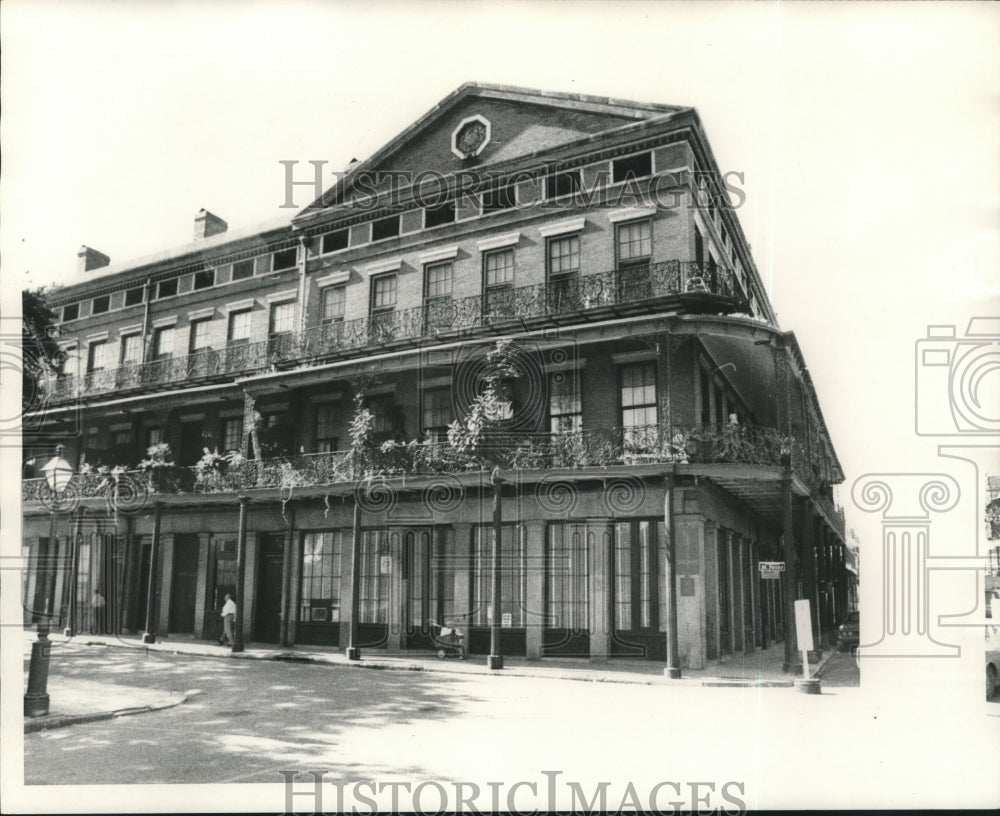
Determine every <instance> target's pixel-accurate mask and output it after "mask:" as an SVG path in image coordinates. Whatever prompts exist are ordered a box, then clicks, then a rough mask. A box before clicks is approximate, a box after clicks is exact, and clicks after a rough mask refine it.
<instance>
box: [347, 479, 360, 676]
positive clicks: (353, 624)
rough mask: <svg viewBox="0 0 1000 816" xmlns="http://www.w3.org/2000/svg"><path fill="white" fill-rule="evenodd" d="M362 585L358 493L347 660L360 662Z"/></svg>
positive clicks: (354, 522)
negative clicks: (360, 592)
mask: <svg viewBox="0 0 1000 816" xmlns="http://www.w3.org/2000/svg"><path fill="white" fill-rule="evenodd" d="M360 585H361V502H360V501H358V491H357V490H355V493H354V518H353V521H352V528H351V587H350V598H349V599H348V604H347V605H348V608H349V609H350V612H349V613H348V614H349V615H350V616H351V617H350V620H349V621H348V628H347V659H348V660H360V659H361V648H360V647H359V646H358V641H359V636H358V614H359V612H360V610H361V605H360V603H359V600H360V599H359V597H358V590H359V588H360Z"/></svg>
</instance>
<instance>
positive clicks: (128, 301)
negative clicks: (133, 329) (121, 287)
mask: <svg viewBox="0 0 1000 816" xmlns="http://www.w3.org/2000/svg"><path fill="white" fill-rule="evenodd" d="M137 303H142V287H141V286H137V287H136V288H135V289H126V290H125V305H126V306H135V305H136V304H137Z"/></svg>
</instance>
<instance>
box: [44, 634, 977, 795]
mask: <svg viewBox="0 0 1000 816" xmlns="http://www.w3.org/2000/svg"><path fill="white" fill-rule="evenodd" d="M850 664H853V661H852V660H851V659H850V656H849V655H840V656H838V658H837V659H836V663H835V664H832V665H833V668H832V669H831V671H832V672H833V675H834V677H832V678H831V679H830V680H829V681H824V682H825V685H824V693H823V694H822V695H820V696H810V695H804V694H799V693H797V692H795V691H794V690H792V689H788V688H762V689H748V688H732V689H730V688H703V687H698V686H684V687H681V686H678V687H667V686H644V685H626V684H618V683H601V682H576V681H567V680H548V679H536V678H521V677H492V676H462V675H450V674H436V673H435V674H432V673H427V672H407V671H379V670H365V669H359V668H344V667H330V666H316V665H304V664H294V663H279V662H274V661H243V660H232V659H226V658H222V659H219V658H202V657H193V656H187V655H172V654H165V653H150V654H145V653H144V652H143V651H141V650H129V649H124V648H117V649H112V648H105V647H85V646H75V645H72V646H62V647H60V648H58V649H56V650H55V651H54V654H53V661H52V671H53V674H54V675H56V676H66V677H78V678H84V679H88V680H95V679H101V680H103V681H106V682H108V683H110V684H122V685H128V686H147V687H151V688H157V689H160V690H165V691H176V692H183V693H187V694H188V695H189V696H190V697H191V699H189V701H188V702H186V703H184V704H183V705H180V706H178V707H176V708H171V709H168V710H165V711H159V712H154V713H148V714H143V715H140V716H134V717H127V718H122V719H114V720H108V721H104V722H96V723H89V724H80V725H74V726H71V727H67V728H61V729H56V730H51V731H42V732H39V733H34V734H26V735H25V781H26V783H27V784H29V785H30V784H60V785H67V784H98V783H105V784H110V783H158V782H191V783H206V782H222V783H272V782H273V783H275V784H276V787H275V788H274V794H273V795H274V801H273V802H267V803H261V806H262V807H265V808H269V809H272V810H273V809H278V810H280V809H281V808H282V807H283V806H284V801H285V800H284V789H283V788H282V787H281V781H282V776H281V775H280V773H279V772H280V771H282V770H292V771H299V772H304V771H306V770H311V769H323V770H325V771H327V774H326V779H327V780H334V781H336V780H344V781H350V782H352V783H353V782H357V781H358V780H371V781H372V782H373V783H380V782H388V781H392V780H397V781H401V782H410V783H413V784H417V783H419V782H420V781H421V780H441V781H442V782H446V781H449V780H450V782H448V784H449V785H451V784H454V781H456V780H465V781H469V782H476V783H478V784H480V785H482V786H485V784H486V782H487V781H489V780H506V784H507V785H510V784H511V783H512V782H514V781H517V780H524V781H528V782H533V783H534V784H535V785H536V786H537V787H538V789H539V791H540V795H542V793H541V792H543V791H544V790H545V786H546V784H547V780H548V777H545V776H543V771H546V770H548V771H559V772H561V776H558V777H553V779H556V780H557V785H558V786H559V791H558V795H559V796H564V795H565V796H569V795H571V794H572V791H571V789H570V788H568V787H567V785H565V784H563V781H567V782H569V781H578V782H579V783H580V784H581V785H582V791H583V792H584V793H586V795H587V797H588V798H589V797H590V796H591V795H592V794H593V792H594V790H595V786H596V784H597V782H598V781H608V782H610V783H611V787H610V788H609V793H608V796H609V801H608V807H615V806H617V804H618V803H619V801H620V797H621V795H622V792H623V791H625V790H626V787H627V785H628V783H630V782H631V783H632V784H633V786H634V787H635V790H636V791H637V792H638V793H639V795H640V798H641V799H642V800H643V806H644V807H645V806H646V801H645V800H646V799H647V798H648V795H649V794H648V792H649V791H650V789H651V788H653V786H655V785H656V784H657V783H659V782H663V781H669V780H674V781H678V782H681V783H682V784H685V785H686V784H687V783H689V782H692V781H699V780H700V781H711V782H713V783H714V784H715V786H716V787H715V792H714V794H713V796H714V798H713V800H712V805H713V806H716V807H722V806H724V805H725V804H726V802H724V801H720V799H719V791H720V788H721V786H722V785H723V784H725V783H726V782H727V781H732V782H734V783H736V784H738V785H741V786H742V787H731V788H729V789H728V792H729V794H730V795H731V796H735V797H737V798H742V799H743V800H744V801H745V802H746V804H747V806H749V807H753V806H754V804H755V802H757V801H758V800H757V798H756V797H758V796H760V797H762V799H761V800H760V801H762V802H766V803H767V804H768V805H769V806H772V807H778V806H788V805H791V804H794V803H796V802H798V803H799V804H801V803H802V801H803V800H802V798H801V796H802V795H803V792H806V794H807V795H808V792H809V791H810V790H812V791H813V795H815V791H816V788H814V787H811V786H814V785H817V784H819V785H824V786H826V787H825V788H823V790H824V799H823V801H824V802H825V803H826V804H827V805H828V806H830V807H836V806H846V805H848V804H849V803H850V802H851V801H852V800H851V794H850V789H849V786H847V787H845V786H837V785H834V786H832V787H831V786H830V780H832V779H837V778H841V779H851V778H854V777H855V776H856V775H858V774H863V773H864V769H865V767H866V763H871V762H875V763H878V764H879V767H880V778H883V779H886V778H887V779H888V780H889V783H888V784H891V782H892V779H893V778H894V777H895V778H897V779H898V780H899V782H900V784H903V783H904V780H907V779H912V778H913V775H915V774H916V775H919V774H930V775H932V776H933V777H935V778H940V779H942V780H944V779H948V778H950V775H951V774H958V773H962V772H963V768H964V771H968V768H969V764H968V757H964V756H963V754H962V752H961V751H956V752H955V753H954V754H951V755H949V756H941V754H940V752H925V753H921V754H917V755H914V752H913V751H912V745H911V744H909V743H908V738H909V735H908V732H906V731H905V730H904V731H903V732H902V736H901V735H900V733H901V732H900V731H898V730H896V729H895V728H894V727H893V719H894V716H895V717H896V718H897V719H898V722H897V725H905V724H906V722H907V721H910V720H912V712H910V711H907V710H906V708H905V706H902V707H898V708H896V709H893V708H890V709H888V710H887V711H885V712H884V713H883V712H879V714H878V716H876V717H875V718H874V720H873V715H872V712H871V710H870V708H869V706H868V705H867V704H866V703H865V702H864V701H863V698H862V697H861V695H860V689H857V688H851V687H837V686H836V685H833V683H834V682H836V680H835V676H836V675H838V674H845V675H848V674H849V673H850ZM879 717H881V719H879ZM873 725H874V726H877V734H875V735H874V736H875V738H874V739H859V734H860V733H861V731H862V730H868V731H871V729H872V727H873ZM955 729H957V730H956V735H955V737H954V738H955V739H959V738H960V737H961V733H959V732H962V733H965V736H966V737H968V736H969V734H968V731H967V730H965V731H963V730H962V729H960V728H958V726H957V725H956V726H955ZM936 738H937V739H948V738H949V736H948V734H947V733H946V732H945V731H938V732H937V737H936ZM959 744H960V743H959ZM823 745H837V746H849V745H856V746H857V748H856V750H854V751H843V750H841V751H839V752H834V753H830V752H827V751H819V748H820V747H821V746H823ZM301 780H303V781H302V782H301V786H300V787H303V788H304V789H309V788H310V784H309V782H308V780H309V777H306V776H302V777H301ZM348 790H350V789H348ZM449 790H450V788H449ZM484 790H485V787H484ZM705 790H707V789H702V790H701V793H704V792H705ZM741 791H742V793H741ZM886 793H887V795H888V789H887V791H886ZM505 795H506V794H505ZM517 795H518V799H517V802H516V804H517V805H518V806H526V805H525V803H527V802H528V801H530V800H531V796H530V792H529V791H528V790H522V791H521V792H519V793H518V794H517ZM427 796H428V799H427V802H426V803H425V804H424V805H423V806H424V807H425V808H431V809H433V808H435V807H436V803H435V799H434V791H430V792H428V793H427ZM483 796H484V797H488V793H484V794H483ZM329 797H330V798H329V800H328V801H327V802H326V803H325V807H326V809H328V810H332V809H334V805H335V797H334V788H333V787H332V786H331V787H330V788H329ZM616 797H618V798H617V799H616ZM688 797H689V794H688V793H684V794H683V795H682V797H681V798H685V799H688ZM672 798H675V797H673V796H672V795H671V791H670V789H665V790H661V793H660V799H659V803H660V804H661V806H665V804H666V802H667V801H668V800H670V799H672ZM613 799H614V800H615V801H611V800H613ZM383 801H384V800H383ZM688 801H689V799H688ZM855 801H856V800H855ZM885 801H886V802H887V803H888V802H890V801H891V797H888V798H886V799H885ZM949 801H952V802H955V801H960V800H956V799H954V798H953V799H951V800H949ZM404 804H408V802H404ZM451 804H452V806H454V803H453V802H452V803H451ZM500 805H501V807H503V806H504V805H505V803H504V802H503V801H501V803H500ZM400 806H401V807H402V806H403V805H402V804H401V805H400ZM478 806H479V808H480V809H481V810H487V809H490V803H489V801H488V799H480V800H479V803H478ZM303 807H305V805H303ZM362 807H363V806H362ZM362 812H365V811H364V810H362Z"/></svg>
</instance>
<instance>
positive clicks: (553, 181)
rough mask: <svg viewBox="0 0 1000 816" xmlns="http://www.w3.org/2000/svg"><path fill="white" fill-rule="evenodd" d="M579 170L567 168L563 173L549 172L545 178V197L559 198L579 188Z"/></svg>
mask: <svg viewBox="0 0 1000 816" xmlns="http://www.w3.org/2000/svg"><path fill="white" fill-rule="evenodd" d="M580 186H581V185H580V171H579V170H567V171H566V172H564V173H551V174H549V177H548V178H547V179H545V197H546V198H559V197H561V196H566V195H570V194H572V193H575V192H578V191H579V190H580Z"/></svg>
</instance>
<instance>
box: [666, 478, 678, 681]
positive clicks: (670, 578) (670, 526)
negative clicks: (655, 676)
mask: <svg viewBox="0 0 1000 816" xmlns="http://www.w3.org/2000/svg"><path fill="white" fill-rule="evenodd" d="M676 478H677V477H676V466H675V468H674V472H673V473H668V474H667V475H666V476H665V477H664V481H665V482H666V488H667V495H666V498H665V499H664V502H663V504H664V507H663V523H664V526H665V527H666V528H667V541H666V544H667V558H666V563H665V565H664V567H665V569H664V573H663V577H664V581H663V583H664V587H665V589H666V593H667V597H666V601H667V667H666V668H665V669H664V670H663V673H664V674H665V675H666V676H667V677H669V678H670V679H671V680H679V679H680V676H681V666H680V660H679V653H680V646H679V642H678V639H677V586H676V581H677V549H676V546H675V544H676V541H677V534H676V533H675V531H674V482H675V481H676Z"/></svg>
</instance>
